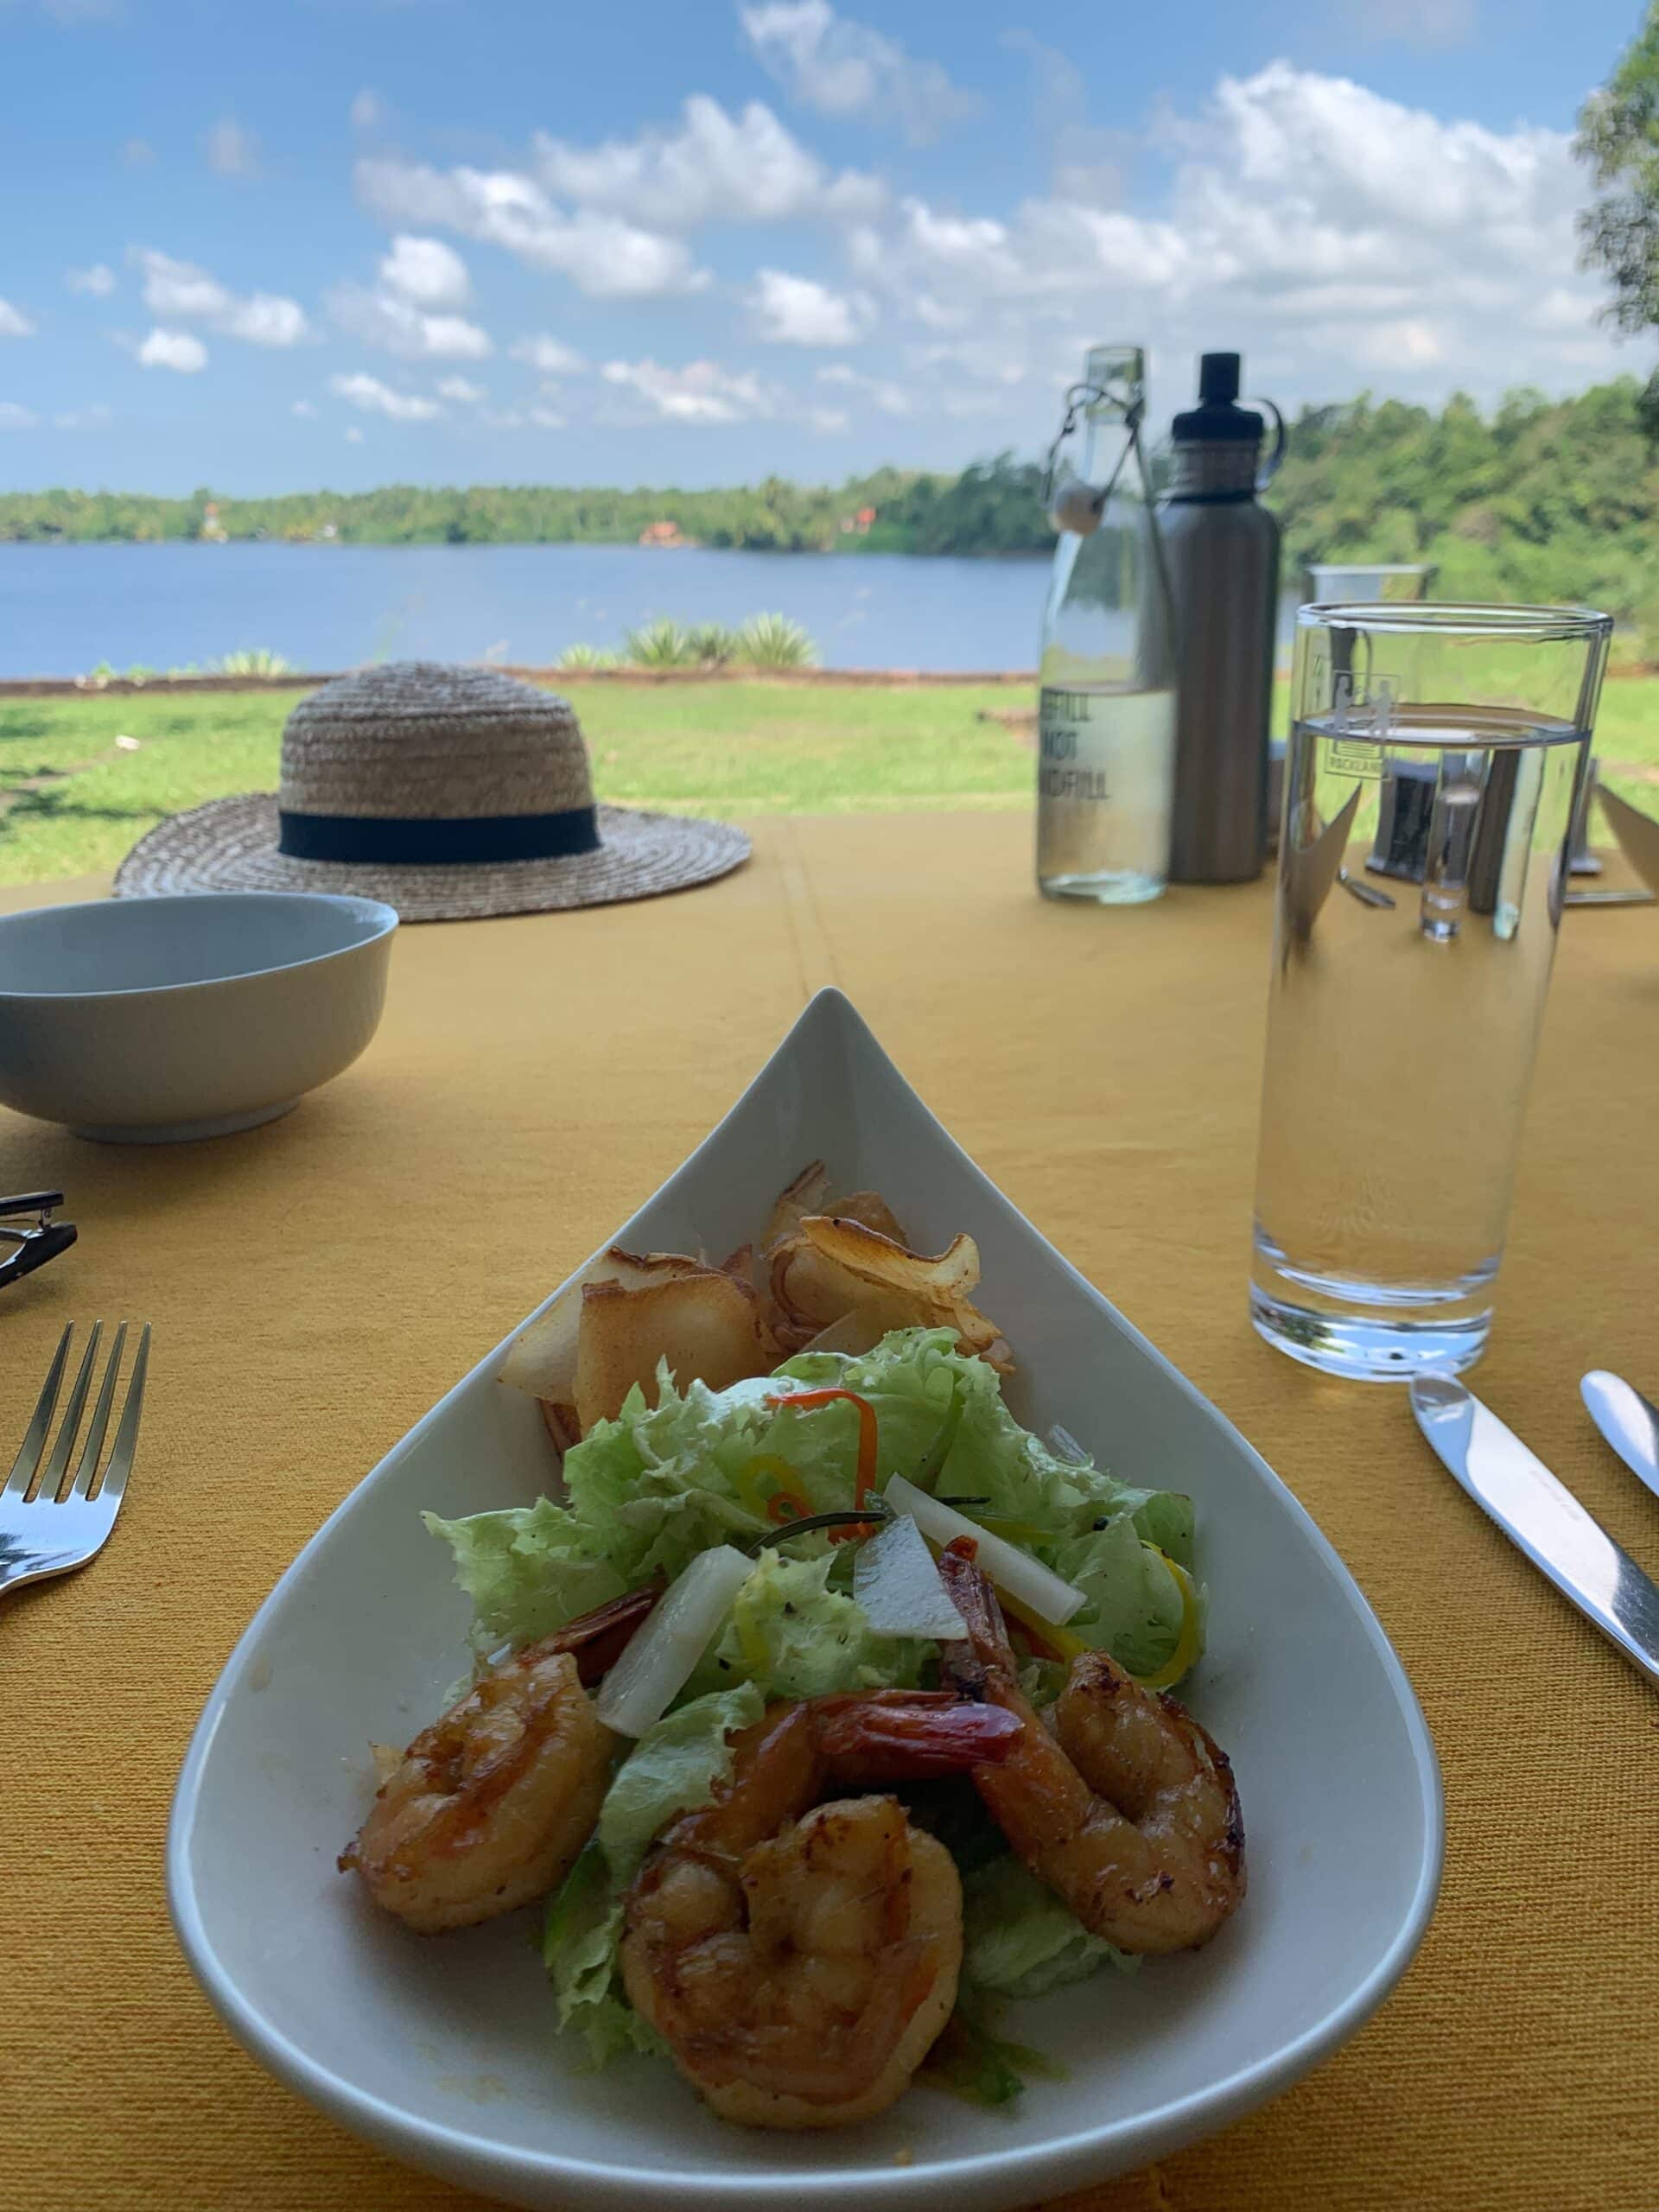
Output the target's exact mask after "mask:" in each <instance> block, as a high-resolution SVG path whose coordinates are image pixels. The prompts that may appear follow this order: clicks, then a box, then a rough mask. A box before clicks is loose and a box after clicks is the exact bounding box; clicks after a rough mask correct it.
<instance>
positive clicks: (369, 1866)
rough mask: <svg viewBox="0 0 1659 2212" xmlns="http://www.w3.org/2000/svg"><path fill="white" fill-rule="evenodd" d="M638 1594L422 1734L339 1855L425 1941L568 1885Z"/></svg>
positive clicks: (484, 1686) (520, 1659)
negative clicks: (602, 1719) (605, 1705)
mask: <svg viewBox="0 0 1659 2212" xmlns="http://www.w3.org/2000/svg"><path fill="white" fill-rule="evenodd" d="M656 1599H657V1592H656V1591H655V1590H654V1589H652V1590H639V1591H634V1592H631V1593H630V1594H629V1595H628V1596H627V1597H626V1598H619V1599H616V1600H615V1601H614V1603H613V1604H612V1605H601V1606H600V1607H599V1608H598V1609H597V1611H594V1612H592V1613H585V1614H583V1615H582V1618H581V1619H580V1620H575V1621H572V1622H570V1623H569V1624H567V1625H566V1626H565V1627H564V1628H562V1629H560V1630H558V1631H557V1632H556V1634H555V1635H552V1636H550V1637H544V1638H543V1641H542V1642H541V1643H535V1644H531V1646H529V1648H528V1649H525V1650H524V1651H521V1652H519V1653H518V1655H517V1656H516V1657H512V1658H509V1659H506V1660H504V1661H502V1662H500V1663H499V1665H498V1666H496V1667H495V1668H494V1669H493V1670H492V1671H491V1672H490V1673H489V1674H488V1675H486V1676H485V1677H484V1679H483V1681H480V1683H479V1684H478V1685H477V1686H476V1688H474V1689H472V1690H470V1691H468V1693H467V1695H466V1696H465V1697H463V1698H462V1699H461V1700H460V1701H459V1702H458V1703H457V1704H455V1705H454V1706H452V1707H450V1709H449V1711H448V1713H444V1714H443V1715H442V1718H441V1719H438V1720H436V1721H435V1722H434V1723H433V1725H432V1726H431V1727H429V1728H423V1730H422V1731H421V1733H420V1734H419V1735H418V1736H417V1737H416V1738H415V1740H414V1742H413V1743H412V1744H411V1745H410V1746H409V1749H408V1750H407V1751H405V1752H404V1756H403V1759H402V1761H401V1763H400V1764H398V1766H397V1769H396V1770H394V1772H393V1773H392V1774H391V1776H390V1777H388V1778H387V1780H386V1781H385V1782H384V1783H382V1784H381V1786H380V1788H379V1789H378V1791H377V1792H376V1795H375V1800H374V1803H373V1805H372V1808H370V1811H369V1816H368V1818H367V1819H366V1820H365V1821H364V1823H363V1826H362V1827H361V1828H360V1829H359V1831H358V1833H357V1835H356V1836H355V1838H354V1839H353V1841H352V1842H351V1843H349V1844H348V1845H347V1846H346V1849H345V1850H344V1851H343V1852H342V1853H340V1862H339V1863H340V1871H341V1872H342V1873H343V1872H346V1870H347V1869H351V1868H355V1870H356V1871H357V1872H358V1873H359V1874H360V1875H361V1876H362V1877H363V1878H364V1880H365V1882H366V1883H367V1884H368V1886H369V1892H370V1895H371V1896H372V1897H373V1898H374V1900H375V1903H376V1904H380V1905H384V1906H385V1909H386V1910H387V1911H388V1912H391V1913H395V1914H396V1915H397V1917H398V1918H399V1919H400V1920H404V1921H406V1922H407V1923H409V1925H410V1927H411V1928H413V1929H416V1930H417V1931H418V1932H419V1933H420V1934H421V1935H423V1936H431V1935H435V1934H437V1933H438V1932H439V1931H440V1930H441V1929H446V1928H470V1927H473V1926H474V1925H475V1923H478V1922H479V1921H480V1920H493V1918H494V1917H495V1916H496V1915H497V1914H498V1913H502V1912H511V1911H512V1910H513V1908H514V1907H515V1906H516V1905H521V1904H529V1902H530V1900H531V1898H532V1897H541V1896H542V1895H543V1893H544V1892H545V1891H548V1890H550V1889H551V1888H552V1887H553V1886H554V1885H555V1884H556V1883H557V1882H559V1881H561V1880H563V1877H564V1875H565V1872H566V1871H567V1870H568V1868H569V1866H570V1864H571V1862H572V1860H573V1859H575V1856H576V1853H578V1852H579V1851H580V1850H581V1849H582V1846H583V1844H585V1843H586V1842H587V1840H588V1837H589V1835H591V1834H592V1833H593V1829H594V1822H595V1821H597V1820H598V1818H599V1808H600V1805H601V1802H602V1801H603V1799H604V1796H605V1791H606V1789H607V1784H608V1783H609V1779H610V1770H611V1755H612V1752H613V1750H614V1748H615V1745H616V1740H617V1739H616V1738H615V1737H614V1736H613V1735H612V1733H611V1732H610V1731H609V1730H608V1729H607V1728H603V1727H601V1726H600V1723H599V1720H598V1719H597V1718H596V1716H595V1714H594V1706H593V1700H592V1699H591V1698H589V1696H588V1692H587V1689H586V1688H585V1687H584V1684H586V1683H587V1682H589V1681H598V1680H599V1679H600V1678H601V1676H602V1675H603V1674H604V1672H605V1670H606V1669H607V1667H608V1666H610V1665H611V1664H612V1663H613V1661H614V1660H615V1659H616V1658H617V1657H618V1656H620V1651H621V1649H622V1646H623V1645H624V1644H625V1643H626V1641H627V1638H628V1637H630V1636H632V1633H633V1631H634V1630H635V1629H636V1628H637V1627H638V1626H639V1623H640V1622H641V1621H642V1620H643V1619H644V1618H645V1615H646V1613H648V1612H649V1611H650V1610H651V1608H652V1605H654V1604H655V1603H656Z"/></svg>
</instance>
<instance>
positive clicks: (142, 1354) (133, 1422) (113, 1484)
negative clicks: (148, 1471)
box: [98, 1321, 149, 1514]
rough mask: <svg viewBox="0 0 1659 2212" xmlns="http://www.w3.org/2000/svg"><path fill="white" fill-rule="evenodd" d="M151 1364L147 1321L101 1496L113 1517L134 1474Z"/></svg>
mask: <svg viewBox="0 0 1659 2212" xmlns="http://www.w3.org/2000/svg"><path fill="white" fill-rule="evenodd" d="M123 1325H124V1324H123ZM148 1367H149V1322H148V1321H146V1322H145V1324H144V1325H143V1328H142V1329H141V1330H140V1331H139V1332H138V1356H137V1358H136V1359H135V1360H134V1361H133V1363H132V1374H131V1376H130V1379H129V1381H128V1383H127V1402H126V1403H125V1405H124V1406H123V1407H122V1408H121V1425H120V1427H118V1429H117V1430H116V1432H115V1449H114V1450H113V1451H112V1452H111V1454H110V1464H109V1465H108V1466H107V1467H105V1470H104V1487H103V1488H102V1489H101V1490H100V1491H99V1493H98V1502H99V1504H100V1505H102V1504H103V1503H105V1501H106V1500H107V1502H108V1503H109V1506H110V1509H111V1514H113V1513H114V1511H115V1510H116V1508H118V1506H119V1504H120V1503H121V1493H122V1492H123V1491H124V1490H125V1488H126V1486H127V1477H128V1476H129V1475H130V1473H131V1471H132V1456H133V1452H134V1451H135V1450H136V1449H137V1443H138V1416H139V1414H141V1413H143V1409H144V1372H145V1370H146V1369H147V1368H148Z"/></svg>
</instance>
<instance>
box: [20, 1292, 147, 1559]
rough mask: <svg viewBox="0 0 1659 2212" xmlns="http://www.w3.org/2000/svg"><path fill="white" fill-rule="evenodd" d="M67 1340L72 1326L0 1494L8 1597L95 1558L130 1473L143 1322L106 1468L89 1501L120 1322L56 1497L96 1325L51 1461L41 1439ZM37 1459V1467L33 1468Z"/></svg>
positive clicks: (143, 1362) (140, 1389) (99, 1330)
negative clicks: (80, 1437) (87, 1420)
mask: <svg viewBox="0 0 1659 2212" xmlns="http://www.w3.org/2000/svg"><path fill="white" fill-rule="evenodd" d="M74 1332H75V1330H74V1324H73V1321H72V1322H71V1323H70V1325H69V1326H68V1327H67V1329H66V1330H65V1331H64V1332H63V1334H62V1336H61V1337H60V1338H59V1339H58V1349H57V1353H56V1356H55V1357H54V1359H53V1362H52V1368H51V1372H50V1373H49V1374H48V1376H47V1378H46V1387H45V1388H44V1389H42V1390H41V1395H40V1402H39V1403H38V1404H37V1405H36V1406H35V1416H34V1419H33V1420H32V1421H30V1422H29V1433H28V1434H27V1435H26V1436H25V1437H24V1439H23V1448H22V1451H21V1452H19V1453H18V1454H17V1457H16V1459H15V1460H14V1461H13V1462H12V1468H11V1474H10V1478H9V1479H8V1481H7V1483H6V1486H5V1488H4V1490H3V1491H0V1591H4V1590H11V1589H16V1588H18V1587H19V1586H21V1585H22V1584H23V1583H25V1582H39V1581H41V1580H43V1579H44V1578H45V1577H46V1576H47V1575H48V1574H68V1573H73V1570H74V1569H75V1568H76V1567H85V1566H86V1562H87V1560H89V1559H91V1558H92V1555H93V1554H94V1553H97V1552H100V1551H102V1549H103V1548H104V1546H105V1542H106V1541H108V1538H109V1534H110V1531H111V1529H113V1528H114V1526H115V1516H116V1515H117V1514H118V1512H119V1511H120V1510H121V1499H122V1496H123V1494H124V1491H125V1490H126V1486H127V1477H128V1476H129V1475H130V1473H131V1471H132V1455H133V1451H134V1448H135V1446H137V1441H138V1416H139V1414H141V1413H142V1411H143V1403H144V1370H145V1369H146V1368H147V1367H148V1366H149V1322H148V1321H146V1322H145V1323H144V1325H143V1328H142V1330H141V1331H140V1332H139V1336H138V1351H137V1357H135V1358H134V1360H133V1363H132V1373H131V1375H130V1377H129V1378H128V1382H127V1395H126V1398H125V1401H124V1403H123V1405H122V1408H121V1421H120V1425H119V1427H118V1428H117V1430H116V1432H115V1445H114V1448H113V1449H112V1451H111V1453H110V1459H109V1465H107V1466H106V1467H105V1470H104V1479H103V1481H102V1482H101V1483H97V1494H96V1495H95V1496H94V1494H93V1486H94V1484H95V1483H96V1482H97V1476H98V1462H99V1454H100V1453H101V1452H102V1451H103V1449H104V1439H105V1434H106V1433H107V1431H108V1429H109V1426H110V1412H111V1408H112V1406H113V1404H114V1402H115V1386H116V1382H117V1379H118V1376H119V1375H120V1372H121V1355H122V1352H123V1351H124V1350H125V1348H126V1342H127V1325H126V1323H125V1322H124V1321H123V1322H122V1324H121V1325H120V1327H119V1328H118V1329H117V1331H116V1332H115V1344H114V1348H113V1350H112V1351H111V1353H110V1358H109V1364H108V1365H107V1366H106V1367H105V1370H104V1380H103V1382H102V1383H101V1384H100V1385H99V1393H98V1402H97V1403H96V1404H95V1405H94V1407H93V1408H92V1425H91V1426H90V1427H89V1428H88V1429H87V1431H86V1436H85V1438H84V1439H83V1440H82V1443H81V1447H80V1457H79V1459H78V1460H77V1461H76V1462H75V1471H74V1476H73V1479H72V1481H71V1482H70V1484H69V1488H68V1491H67V1494H66V1495H64V1496H62V1497H60V1495H59V1493H60V1491H62V1489H63V1478H64V1475H65V1473H66V1471H67V1468H68V1465H69V1454H70V1453H71V1452H73V1450H74V1448H75V1438H76V1435H77V1434H78V1433H79V1428H80V1421H81V1415H82V1414H84V1413H85V1411H86V1394H87V1392H88V1390H90V1389H91V1388H92V1369H93V1366H94V1364H95V1363H96V1361H97V1358H98V1347H99V1341H100V1339H101V1338H102V1337H103V1334H104V1324H103V1323H102V1322H101V1321H94V1322H93V1324H92V1334H91V1335H90V1336H89V1337H88V1338H87V1339H86V1351H84V1352H83V1353H82V1354H81V1360H80V1368H79V1372H78V1373H77V1375H76V1376H75V1382H74V1388H73V1389H72V1390H71V1391H70V1393H69V1403H68V1405H67V1408H65V1411H64V1416H63V1426H62V1427H60V1429H59V1431H58V1435H57V1441H56V1442H55V1443H54V1445H53V1446H52V1452H51V1457H50V1458H49V1459H47V1458H46V1456H45V1455H46V1441H47V1436H48V1432H49V1431H50V1429H51V1427H52V1416H53V1414H54V1412H55V1411H56V1410H57V1404H58V1392H59V1390H60V1389H61V1388H62V1385H63V1375H64V1369H65V1367H66V1365H67V1363H68V1358H69V1339H70V1338H72V1337H73V1335H74ZM42 1459H45V1465H41V1461H42ZM37 1474H38V1476H39V1478H40V1479H39V1481H38V1483H37V1482H36V1480H35V1477H36V1475H37ZM30 1491H33V1492H34V1496H33V1497H32V1498H31V1497H30V1495H29V1493H30Z"/></svg>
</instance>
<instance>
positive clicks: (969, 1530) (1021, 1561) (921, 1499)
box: [884, 1475, 1088, 1626]
mask: <svg viewBox="0 0 1659 2212" xmlns="http://www.w3.org/2000/svg"><path fill="white" fill-rule="evenodd" d="M884 1496H885V1497H886V1498H887V1503H888V1504H889V1505H890V1506H891V1507H892V1509H893V1511H894V1512H895V1513H908V1514H910V1515H911V1516H912V1518H913V1519H914V1521H915V1522H916V1525H917V1527H918V1529H920V1530H921V1532H922V1534H923V1535H925V1536H926V1537H928V1538H930V1539H931V1541H933V1542H934V1543H936V1544H938V1546H939V1547H940V1548H944V1546H945V1545H946V1544H950V1543H954V1542H955V1541H956V1540H957V1537H958V1536H971V1537H972V1538H973V1541H974V1543H975V1546H976V1554H975V1556H976V1558H977V1560H978V1561H979V1564H980V1565H981V1566H982V1567H983V1568H984V1570H985V1572H986V1573H987V1574H988V1575H989V1576H990V1578H991V1580H992V1581H993V1582H995V1584H996V1585H997V1586H998V1587H999V1588H1000V1589H1003V1590H1006V1591H1007V1592H1008V1595H1009V1596H1010V1597H1011V1598H1017V1599H1019V1600H1020V1604H1021V1605H1029V1606H1030V1608H1031V1610H1032V1611H1033V1613H1035V1614H1036V1615H1037V1617H1038V1618H1039V1620H1045V1621H1052V1622H1053V1623H1054V1624H1056V1625H1057V1626H1058V1624H1059V1623H1061V1622H1062V1621H1069V1620H1070V1619H1071V1616H1072V1614H1073V1613H1075V1612H1076V1611H1077V1608H1078V1606H1079V1605H1086V1604H1087V1603H1088V1599H1087V1597H1086V1596H1085V1594H1084V1592H1083V1591H1081V1590H1079V1589H1077V1588H1076V1587H1075V1586H1074V1585H1073V1584H1071V1583H1070V1582H1063V1581H1062V1580H1060V1578H1059V1576H1058V1574H1056V1573H1053V1571H1052V1569H1051V1568H1049V1567H1045V1566H1044V1565H1043V1563H1042V1561H1041V1560H1034V1559H1033V1557H1032V1556H1031V1554H1030V1553H1029V1552H1022V1551H1021V1550H1020V1548H1019V1546H1018V1545H1017V1544H1010V1543H1007V1542H1005V1541H1004V1540H1003V1539H1002V1538H1001V1536H994V1535H992V1534H991V1533H990V1531H989V1529H982V1528H981V1527H980V1525H979V1523H978V1522H976V1521H970V1520H969V1518H968V1516H966V1514H963V1513H958V1512H957V1510H956V1508H955V1506H953V1505H945V1504H943V1503H941V1502H940V1501H939V1499H938V1498H937V1497H929V1496H928V1494H927V1492H926V1491H925V1490H918V1489H917V1487H916V1485H915V1484H914V1483H907V1482H906V1480H905V1478H904V1477H903V1476H902V1475H894V1476H893V1478H891V1479H890V1480H889V1482H888V1484H887V1490H886V1491H885V1492H884Z"/></svg>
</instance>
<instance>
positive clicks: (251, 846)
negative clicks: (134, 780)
mask: <svg viewBox="0 0 1659 2212" xmlns="http://www.w3.org/2000/svg"><path fill="white" fill-rule="evenodd" d="M278 830H279V825H278V822H277V801H276V799H275V798H272V797H271V796H270V794H269V793H250V794H248V795H247V796H245V797H243V798H215V799H209V800H208V801H207V804H206V805H205V806H194V807H192V808H191V809H190V810H189V811H188V813H184V814H175V815H170V816H169V817H168V819H167V820H166V821H165V822H158V823H156V827H155V828H154V829H151V830H149V832H148V833H147V834H146V835H145V836H143V837H141V838H140V839H139V841H138V842H137V844H136V845H135V846H134V847H133V849H132V850H131V851H130V853H129V854H128V855H127V857H126V858H125V860H124V861H122V863H121V865H120V867H119V868H118V869H117V871H116V877H115V896H116V897H117V898H118V899H145V898H151V897H154V896H156V895H157V894H159V893H167V892H179V891H336V892H351V893H356V894H357V895H358V896H359V897H361V898H365V899H381V900H383V901H384V902H385V905H387V906H395V907H396V908H397V912H398V914H399V915H400V916H401V917H402V918H403V919H404V921H406V922H449V921H478V920H482V919H484V918H486V917H488V916H490V915H493V914H541V913H550V912H563V910H565V909H567V908H569V907H574V906H610V905H613V904H615V903H616V902H617V901H619V900H621V899H655V898H658V897H660V896H661V895H662V894H663V893H664V892H670V891H689V890H690V889H691V888H692V887H693V886H694V885H696V884H699V883H711V882H713V881H714V880H715V877H717V876H721V875H726V874H729V873H730V871H731V870H732V869H733V868H739V867H741V865H742V863H743V862H744V861H746V860H747V858H748V856H749V841H748V838H747V836H745V835H744V833H743V831H742V830H741V829H734V828H733V826H732V825H731V823H728V822H699V821H694V820H692V819H691V818H690V817H687V816H684V815H679V814H647V813H645V812H643V811H642V810H639V809H638V808H634V807H623V806H601V808H600V809H599V835H600V847H599V850H598V851H597V852H594V853H576V854H573V855H569V856H567V857H565V858H563V859H558V860H535V861H494V862H492V863H489V864H487V865H483V866H476V867H473V866H468V867H464V868H451V867H448V866H422V867H413V866H409V867H401V868H379V867H373V868H367V867H361V866H359V865H358V864H357V863H356V862H354V861H302V860H296V859H294V858H293V857H291V856H290V855H289V854H287V853H283V852H280V851H278V849H277V836H278Z"/></svg>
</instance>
